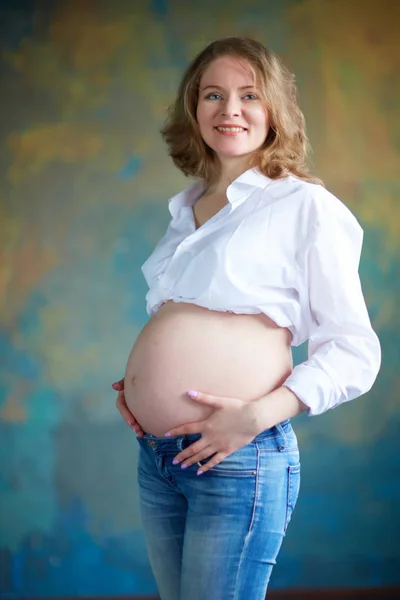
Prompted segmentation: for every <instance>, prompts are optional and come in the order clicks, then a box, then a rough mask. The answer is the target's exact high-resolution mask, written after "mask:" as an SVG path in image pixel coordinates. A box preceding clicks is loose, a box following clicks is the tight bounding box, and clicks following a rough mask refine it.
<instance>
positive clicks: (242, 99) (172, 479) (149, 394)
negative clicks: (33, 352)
mask: <svg viewBox="0 0 400 600" xmlns="http://www.w3.org/2000/svg"><path fill="white" fill-rule="evenodd" d="M163 136H164V139H165V140H166V142H167V144H168V147H169V153H170V155H171V157H172V159H173V161H174V163H175V165H176V166H177V167H178V168H179V169H181V171H183V173H185V175H188V176H191V177H193V178H195V180H196V181H195V183H193V185H191V186H190V187H188V188H187V189H185V190H184V191H183V192H181V193H179V194H177V195H176V196H174V197H173V198H172V199H171V200H170V201H169V210H170V213H171V219H170V222H169V224H168V228H167V230H166V232H165V235H164V236H163V237H162V239H161V240H160V241H159V243H158V244H157V246H156V248H155V249H154V251H153V253H152V254H151V255H150V257H149V258H148V259H147V260H146V262H145V263H144V265H143V267H142V270H143V273H144V276H145V278H146V280H147V283H148V285H149V291H148V294H147V296H146V300H147V311H148V314H149V316H150V320H149V322H148V323H147V324H146V326H145V327H144V328H143V330H142V332H141V333H140V335H139V336H138V338H137V340H136V343H135V345H134V347H133V349H132V351H131V353H130V356H129V359H128V363H127V367H126V372H125V376H124V378H123V379H122V380H121V381H120V382H118V383H116V384H114V385H113V387H114V389H116V390H117V391H118V398H117V407H118V409H119V410H120V412H121V414H122V416H123V418H124V419H125V421H126V422H127V423H129V424H130V425H131V426H132V427H133V429H135V431H136V433H137V437H138V444H139V464H138V485H139V494H140V506H141V516H142V521H143V528H144V533H145V537H146V543H147V548H148V554H149V559H150V563H151V566H152V569H153V572H154V576H155V579H156V582H157V586H158V589H159V593H160V596H161V598H162V600H245V599H246V600H247V599H248V598H251V600H263V599H264V597H265V593H266V589H267V585H268V581H269V578H270V575H271V570H272V568H273V565H274V564H275V562H276V558H277V555H278V552H279V549H280V547H281V544H282V540H283V537H284V535H285V533H286V529H287V526H288V523H289V520H290V518H291V515H292V511H293V509H294V506H295V504H296V500H297V496H298V492H299V485H300V462H299V451H298V445H297V440H296V436H295V433H294V431H293V429H292V425H291V422H290V419H291V418H292V417H294V416H296V415H298V414H299V413H301V412H303V411H306V412H307V413H308V414H309V415H318V414H321V413H323V412H325V411H327V410H329V409H332V408H335V407H337V406H338V405H339V404H341V403H343V402H346V401H349V400H352V399H353V398H356V397H358V396H360V395H361V394H363V393H365V392H367V391H368V390H369V389H370V388H371V386H372V384H373V382H374V380H375V378H376V375H377V373H378V370H379V367H380V345H379V341H378V338H377V336H376V334H375V333H374V331H373V330H372V328H371V324H370V320H369V317H368V313H367V309H366V305H365V302H364V298H363V294H362V289H361V285H360V280H359V276H358V263H359V258H360V252H361V246H362V236H363V233H362V229H361V227H360V225H359V224H358V222H357V220H356V219H355V217H354V216H353V215H352V214H351V212H350V211H349V210H348V209H347V208H346V207H345V205H344V204H343V203H342V202H341V201H340V200H339V199H337V198H336V197H335V196H334V195H332V194H331V193H329V192H328V191H327V190H326V189H325V188H324V187H323V185H322V184H321V182H320V181H319V180H318V179H317V178H316V177H313V176H312V175H311V174H310V173H309V171H308V170H307V168H306V154H307V138H306V134H305V127H304V119H303V115H302V113H301V111H300V109H299V106H298V104H297V100H296V87H295V83H294V78H293V77H292V75H291V74H290V73H288V72H287V70H286V69H285V68H284V66H283V65H282V64H281V62H280V61H279V59H278V58H277V57H276V56H275V55H273V54H272V53H271V52H270V51H268V50H267V49H266V48H265V47H264V46H263V45H261V44H260V43H258V42H256V41H253V40H250V39H244V38H228V39H223V40H218V41H216V42H214V43H212V44H210V45H209V46H208V47H207V48H205V49H204V50H203V51H202V52H201V53H200V54H199V55H198V56H197V57H196V58H195V60H194V61H193V63H192V64H191V65H190V66H189V67H188V69H187V70H186V73H185V74H184V76H183V79H182V82H181V84H180V87H179V90H178V94H177V99H176V102H175V104H174V105H173V107H172V109H171V111H170V113H169V116H168V118H167V121H166V124H165V127H164V129H163ZM307 339H308V340H309V356H308V360H307V361H306V362H304V363H303V364H300V365H297V366H296V367H295V368H294V369H293V365H292V355H291V346H292V345H293V346H297V345H299V344H301V343H302V342H304V341H305V340H307Z"/></svg>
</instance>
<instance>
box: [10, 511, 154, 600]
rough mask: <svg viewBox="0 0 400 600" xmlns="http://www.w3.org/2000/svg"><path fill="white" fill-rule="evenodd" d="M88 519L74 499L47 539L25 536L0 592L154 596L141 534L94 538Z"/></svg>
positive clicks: (45, 595) (34, 534) (36, 533)
mask: <svg viewBox="0 0 400 600" xmlns="http://www.w3.org/2000/svg"><path fill="white" fill-rule="evenodd" d="M88 520H89V515H88V513H87V510H86V507H85V506H84V505H83V504H82V502H81V501H80V500H79V499H76V500H75V501H73V502H71V503H70V504H69V505H68V506H65V507H64V508H63V509H62V510H60V511H59V513H58V514H57V516H56V519H55V522H54V528H53V530H52V532H51V533H50V534H47V535H44V534H42V533H41V532H40V531H32V532H30V533H28V534H27V535H26V536H25V537H24V539H23V540H22V541H21V544H20V546H19V548H18V550H17V551H16V552H15V553H14V555H13V557H12V558H11V559H10V558H9V559H8V564H7V563H6V564H5V565H4V569H5V574H4V580H5V581H8V582H9V585H8V589H7V588H5V589H4V588H3V589H2V592H3V593H4V594H13V593H14V594H15V593H17V592H18V594H19V595H24V596H26V597H35V596H40V597H43V598H50V597H53V598H54V597H63V596H64V597H65V596H66V595H67V596H77V595H79V596H81V595H82V596H91V595H93V596H98V595H102V596H103V595H109V596H114V595H116V594H117V595H122V594H126V595H129V596H131V595H135V594H149V595H150V594H155V593H156V585H155V582H154V578H153V575H152V573H151V569H150V566H149V564H148V561H147V558H146V557H147V554H146V549H145V543H144V539H143V536H142V534H141V532H138V531H130V532H126V533H124V534H122V535H121V534H119V535H118V536H117V535H116V534H113V533H112V532H109V531H108V532H107V535H103V536H99V538H98V539H93V538H92V537H91V535H90V534H89V533H88ZM39 573H40V576H39V575H38V574H39ZM71 574H73V577H71Z"/></svg>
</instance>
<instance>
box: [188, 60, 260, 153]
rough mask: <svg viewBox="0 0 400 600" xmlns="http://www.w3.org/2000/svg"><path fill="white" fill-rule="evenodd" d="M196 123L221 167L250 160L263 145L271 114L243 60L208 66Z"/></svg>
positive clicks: (215, 62)
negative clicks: (232, 162) (236, 161)
mask: <svg viewBox="0 0 400 600" xmlns="http://www.w3.org/2000/svg"><path fill="white" fill-rule="evenodd" d="M197 122H198V124H199V128H200V133H201V136H202V138H203V140H204V141H205V142H206V144H208V146H210V148H212V149H213V150H214V151H215V152H216V153H217V155H218V156H219V158H220V160H221V162H222V163H226V162H227V161H229V160H232V159H237V158H239V157H242V158H244V159H247V158H250V156H251V154H252V153H253V152H254V151H255V150H257V149H258V148H260V146H261V145H262V144H263V143H264V141H265V139H266V137H267V134H268V130H269V117H268V111H267V109H266V107H265V104H264V103H263V101H262V99H261V96H260V93H259V91H258V90H257V87H256V82H255V81H254V77H253V74H252V73H251V71H250V69H249V66H248V64H247V62H246V61H245V60H244V59H240V58H235V57H231V56H222V57H220V58H217V59H215V60H214V61H213V62H212V63H210V64H209V65H208V67H207V69H206V70H205V72H204V73H203V76H202V78H201V80H200V89H199V100H198V104H197Z"/></svg>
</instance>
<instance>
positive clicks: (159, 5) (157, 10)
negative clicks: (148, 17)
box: [151, 0, 169, 18]
mask: <svg viewBox="0 0 400 600" xmlns="http://www.w3.org/2000/svg"><path fill="white" fill-rule="evenodd" d="M151 11H152V12H153V13H154V14H155V16H157V17H161V18H164V17H166V16H167V14H168V11H169V7H168V0H152V2H151Z"/></svg>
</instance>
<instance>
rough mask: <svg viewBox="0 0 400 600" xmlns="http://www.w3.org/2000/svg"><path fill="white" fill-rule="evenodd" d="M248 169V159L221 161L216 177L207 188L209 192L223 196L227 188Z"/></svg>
mask: <svg viewBox="0 0 400 600" xmlns="http://www.w3.org/2000/svg"><path fill="white" fill-rule="evenodd" d="M248 169H250V162H249V160H248V158H246V159H245V160H243V158H240V157H238V158H236V159H231V160H229V161H222V160H221V169H220V172H219V174H218V177H217V179H216V180H215V181H213V183H212V184H211V185H210V187H209V192H211V193H213V194H219V193H222V194H225V193H226V190H227V188H228V186H230V184H231V183H232V181H234V180H235V179H237V178H238V177H239V176H240V175H241V174H242V173H244V172H245V171H247V170H248Z"/></svg>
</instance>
